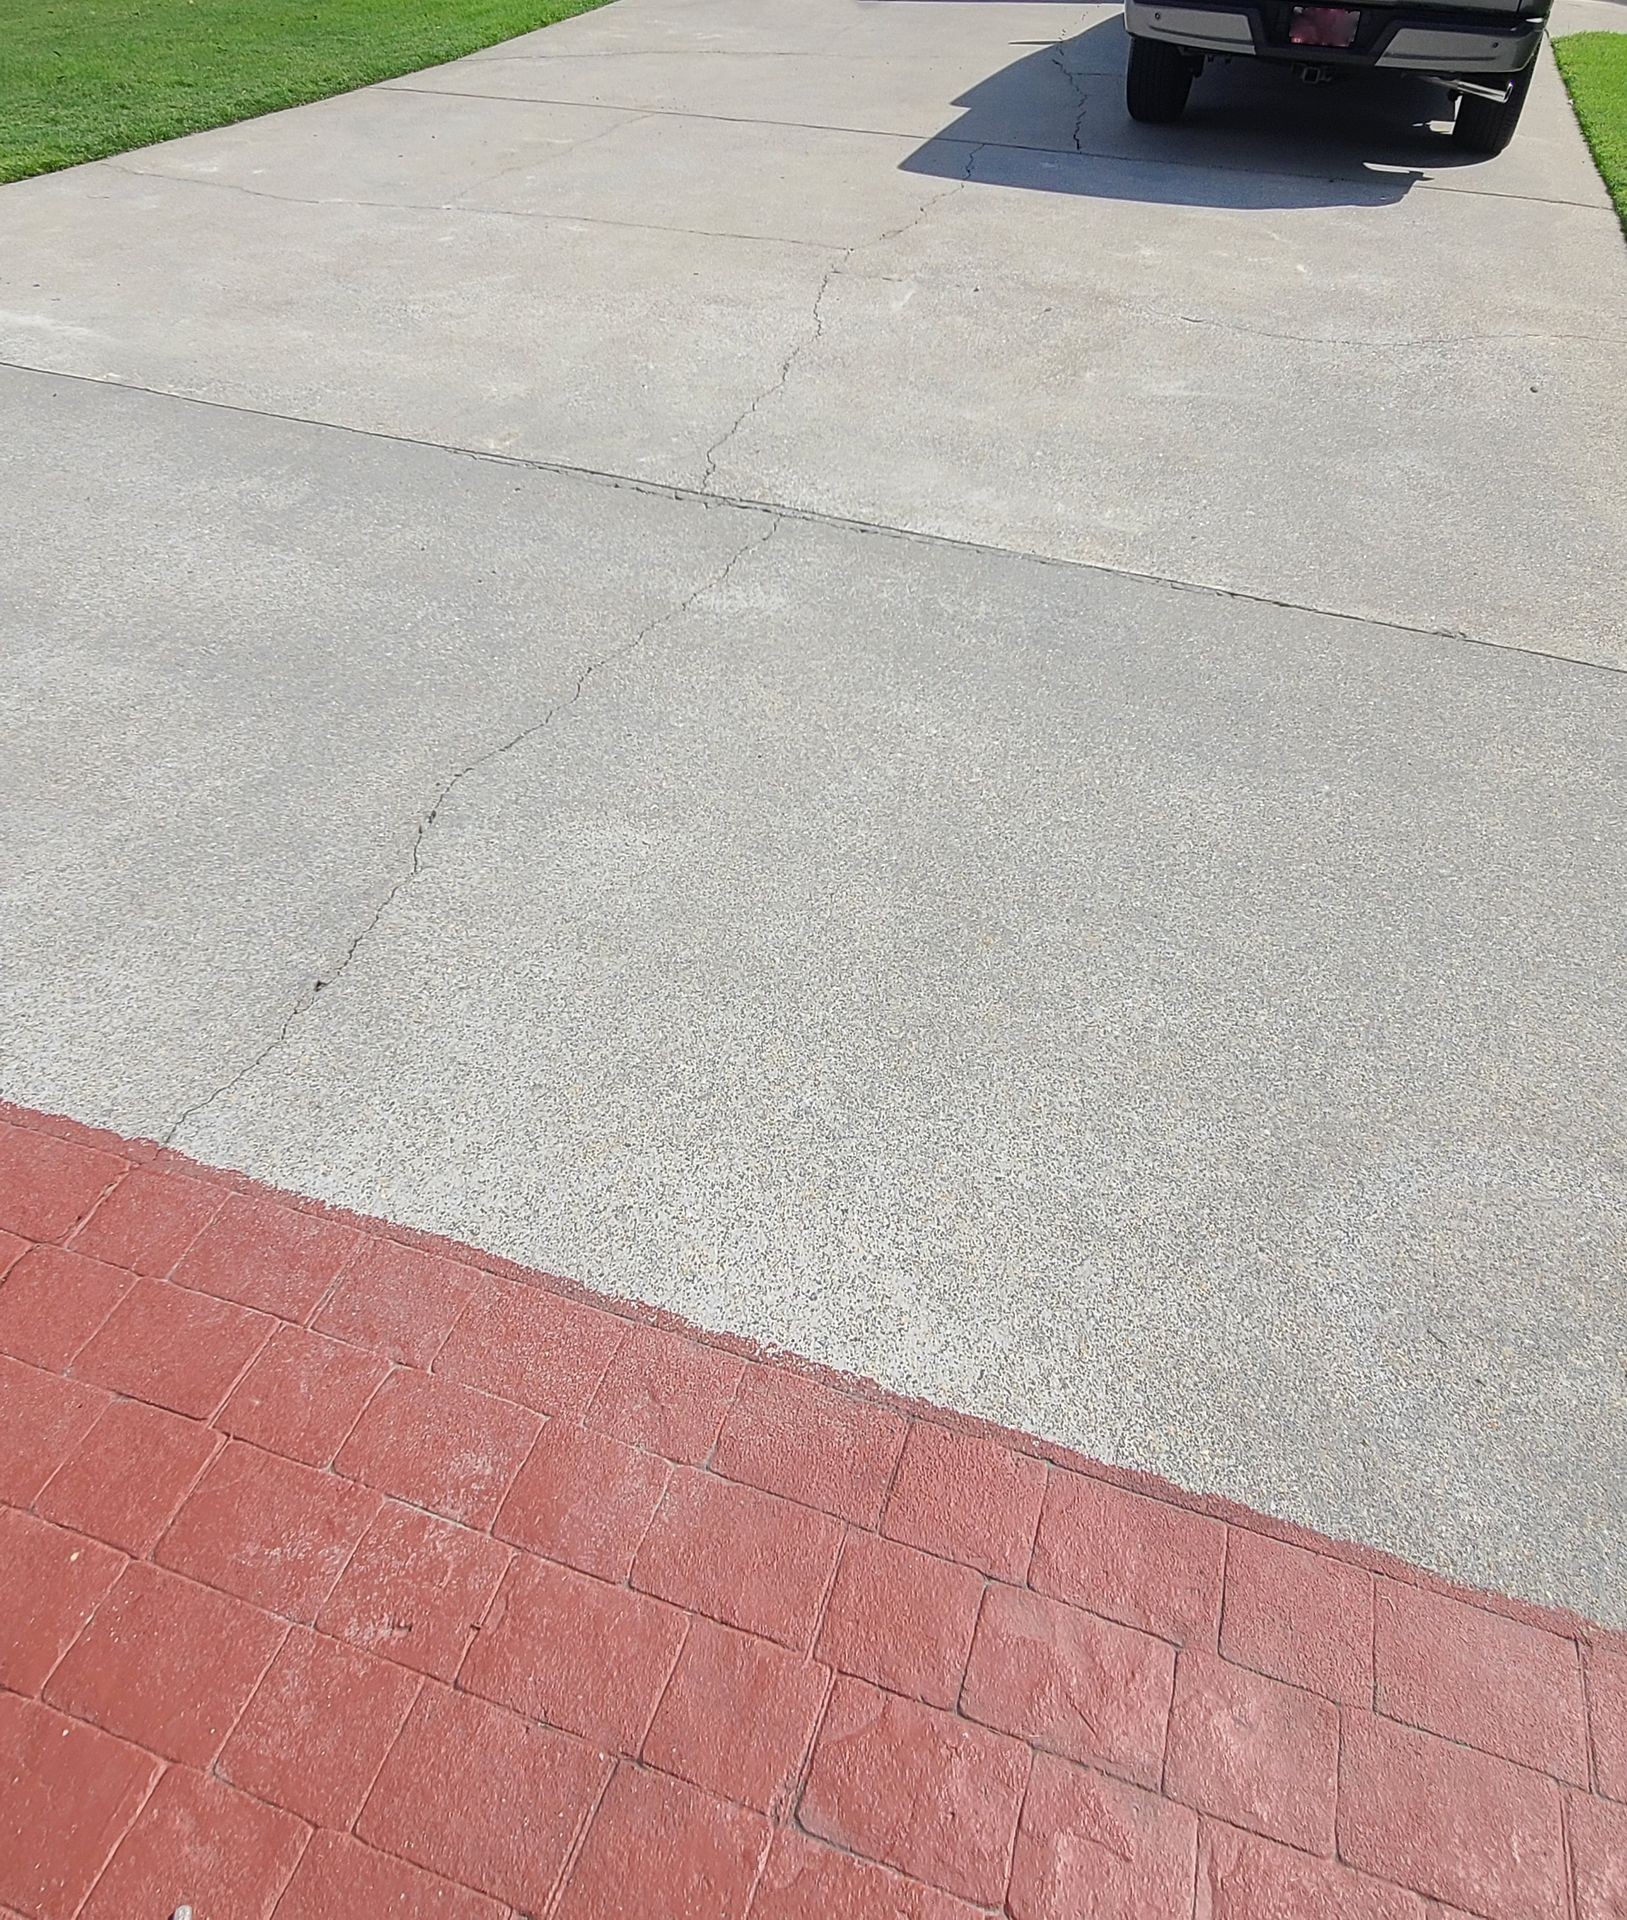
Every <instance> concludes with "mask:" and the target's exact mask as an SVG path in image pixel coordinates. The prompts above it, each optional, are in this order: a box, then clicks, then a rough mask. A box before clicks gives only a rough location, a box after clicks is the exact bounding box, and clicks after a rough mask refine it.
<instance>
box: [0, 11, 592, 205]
mask: <svg viewBox="0 0 1627 1920" xmlns="http://www.w3.org/2000/svg"><path fill="white" fill-rule="evenodd" d="M600 3H601V0H0V181H5V180H22V179H25V178H26V177H27V176H28V175H29V174H34V173H48V172H50V171H51V170H52V169H53V168H56V167H71V166H75V165H77V164H78V163H79V162H80V161H82V160H100V159H103V158H105V156H106V155H108V154H110V153H125V152H127V151H128V150H129V149H130V148H131V147H144V146H148V145H150V144H151V143H152V142H153V141H155V140H172V139H174V138H175V136H176V135H177V134H182V133H197V132H199V131H200V130H201V129H202V128H204V127H220V126H225V125H226V124H227V122H228V121H232V120H247V119H250V118H252V116H253V115H255V114H258V113H270V112H273V111H274V110H275V109H276V108H278V107H295V106H299V105H301V104H302V103H303V102H305V101H307V100H321V99H324V98H326V97H327V96H328V95H329V94H334V93H344V92H347V91H348V90H349V89H350V88H352V87H363V86H368V85H371V84H372V83H373V82H374V81H377V80H389V79H393V78H394V77H395V76H396V75H397V74H402V73H411V72H413V71H414V70H415V69H416V68H418V67H430V66H434V65H436V63H437V62H439V61H442V60H456V59H458V58H460V57H461V56H462V55H463V54H466V53H472V52H474V51H475V49H476V48H478V47H488V46H491V45H492V44H493V43H494V42H495V41H498V40H507V39H510V38H512V37H513V36H514V35H515V34H519V33H530V32H531V31H532V30H533V29H535V28H537V27H544V26H548V25H550V24H551V23H552V22H553V21H555V20H563V19H564V18H565V17H566V16H567V15H569V14H573V13H583V12H586V11H587V9H588V8H590V7H593V6H597V5H599V4H600Z"/></svg>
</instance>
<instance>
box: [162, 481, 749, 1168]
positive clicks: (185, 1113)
mask: <svg viewBox="0 0 1627 1920" xmlns="http://www.w3.org/2000/svg"><path fill="white" fill-rule="evenodd" d="M780 521H781V516H780V515H778V514H775V515H773V516H772V517H771V518H770V520H769V523H768V526H767V528H766V529H765V530H764V531H763V532H761V533H757V534H754V535H753V537H752V538H751V539H749V540H745V541H743V542H742V543H741V544H740V545H739V546H738V547H736V548H735V550H734V552H733V553H731V554H730V555H729V557H728V559H727V560H726V561H725V562H724V563H723V565H722V566H721V567H720V568H719V569H718V570H717V572H716V573H713V574H711V575H710V576H709V577H708V578H706V579H705V580H703V581H701V583H700V584H699V585H698V586H696V587H694V588H692V589H691V590H690V591H689V592H688V593H686V594H685V595H684V597H683V598H682V599H681V600H680V601H678V603H677V604H676V605H675V606H672V607H668V608H667V610H666V611H665V612H664V613H660V614H657V615H656V617H655V618H654V619H653V620H650V621H648V622H646V624H645V625H644V626H642V627H640V628H639V630H638V632H637V633H635V634H633V635H632V636H631V638H629V639H627V640H624V641H623V642H622V644H621V645H620V646H619V647H612V648H611V650H610V651H609V652H608V653H602V654H600V655H598V656H597V658H595V659H592V660H589V661H588V662H587V664H586V665H585V666H584V667H582V668H581V670H580V671H579V672H578V673H577V676H576V684H575V686H574V687H572V689H571V691H570V692H569V694H568V695H567V696H566V697H565V698H564V699H563V700H557V701H555V702H554V703H553V705H551V706H550V707H548V709H547V710H546V711H545V712H544V713H543V714H541V715H540V716H539V717H538V718H537V719H535V720H528V721H527V722H526V723H525V725H524V726H522V727H518V728H516V729H515V730H514V732H512V733H511V734H509V735H508V736H507V737H506V738H505V739H503V740H500V741H498V742H496V743H495V744H494V745H492V746H489V747H486V748H484V749H483V750H482V751H481V752H479V753H477V754H476V755H475V756H474V757H473V758H472V759H470V760H466V761H464V763H463V764H462V765H461V766H460V767H457V768H455V769H454V770H453V772H452V773H450V774H449V775H448V776H447V777H446V779H444V780H443V781H442V782H441V784H440V786H439V787H438V788H437V789H436V792H435V797H434V798H433V799H432V800H431V801H430V803H429V805H428V807H426V808H425V810H424V811H423V812H422V813H421V814H420V815H419V816H418V819H417V821H416V822H415V824H414V826H413V831H412V840H411V843H410V846H409V848H408V858H407V861H406V864H405V865H404V867H403V868H402V870H401V872H399V873H398V874H397V875H396V877H395V878H394V880H392V881H391V883H390V885H389V887H388V888H387V889H386V890H385V892H384V894H383V896H382V897H381V898H380V900H379V901H378V904H377V905H376V906H375V907H374V908H373V910H372V912H371V913H370V914H369V915H368V916H367V918H366V920H365V921H364V922H363V923H362V925H361V926H360V927H359V928H358V929H357V930H356V932H355V933H354V934H352V935H351V937H350V940H349V941H348V943H347V944H346V946H345V950H344V952H343V953H342V954H341V955H340V956H339V959H338V961H337V963H336V964H335V965H333V966H332V967H330V968H328V969H327V970H326V971H324V972H322V973H319V974H317V975H316V977H315V978H314V979H313V980H312V981H311V983H310V985H309V986H307V987H304V988H302V989H301V991H300V992H299V994H298V995H296V997H295V999H294V1002H293V1004H292V1006H290V1007H289V1009H288V1012H287V1013H286V1014H285V1015H284V1016H283V1019H282V1023H281V1025H280V1026H279V1027H278V1029H277V1031H276V1033H274V1034H273V1035H272V1037H271V1039H270V1040H268V1041H267V1042H266V1044H265V1045H264V1046H263V1047H262V1048H261V1049H260V1050H259V1052H258V1053H256V1054H255V1055H253V1057H252V1058H251V1059H249V1060H247V1061H245V1062H244V1064H243V1065H242V1066H240V1067H239V1068H238V1069H237V1070H236V1072H234V1073H232V1074H230V1075H229V1076H228V1077H227V1078H226V1079H224V1080H222V1081H221V1082H220V1083H219V1084H218V1085H217V1086H214V1087H212V1088H210V1090H209V1091H208V1092H207V1093H205V1094H204V1095H203V1097H202V1098H201V1099H199V1100H194V1101H193V1102H191V1104H190V1105H188V1106H186V1107H184V1108H183V1109H182V1110H181V1112H180V1113H179V1114H178V1115H177V1116H176V1117H175V1119H174V1120H173V1121H172V1122H171V1124H170V1126H169V1127H168V1129H167V1130H166V1131H165V1133H164V1136H163V1144H164V1145H165V1146H173V1145H174V1144H175V1140H176V1138H177V1136H178V1135H179V1133H180V1131H181V1129H182V1128H183V1127H185V1126H186V1125H187V1124H188V1122H190V1121H192V1120H195V1119H197V1118H198V1116H199V1115H200V1114H202V1113H204V1112H205V1111H207V1109H208V1108H210V1107H211V1106H213V1105H214V1104H215V1102H216V1101H217V1100H220V1099H222V1098H224V1096H225V1095H226V1094H228V1093H230V1092H232V1091H233V1090H234V1089H235V1088H236V1087H238V1086H240V1085H241V1084H242V1083H243V1081H245V1080H246V1079H247V1078H248V1077H249V1075H250V1074H251V1073H255V1072H257V1071H258V1070H259V1069H260V1068H261V1067H263V1066H264V1065H265V1063H266V1062H267V1061H268V1060H269V1059H270V1058H271V1056H272V1055H273V1054H274V1053H276V1052H277V1051H278V1050H279V1049H280V1048H282V1047H283V1046H285V1045H286V1044H287V1042H288V1037H289V1035H290V1034H291V1033H292V1032H293V1030H294V1027H295V1026H296V1024H297V1023H298V1022H299V1021H300V1019H301V1018H303V1016H304V1015H305V1014H307V1013H309V1012H310V1010H311V1008H312V1007H313V1006H315V1004H316V1001H317V997H318V996H319V995H320V994H321V993H322V992H324V991H325V990H326V989H327V988H328V987H331V986H333V985H334V984H335V983H336V982H337V981H338V980H339V979H340V978H341V977H342V976H343V974H344V973H345V971H346V969H347V968H348V967H349V966H350V964H351V962H352V961H353V960H354V959H355V958H356V955H357V954H358V953H359V952H360V950H361V948H362V946H363V945H364V944H365V942H366V941H367V939H368V937H369V936H370V935H371V934H372V932H373V930H374V929H375V928H376V927H377V926H378V924H379V922H380V921H381V920H382V919H383V918H384V916H385V914H386V913H388V912H389V910H390V908H391V907H392V906H393V905H394V904H395V902H396V901H397V900H398V899H399V898H400V897H401V895H402V893H403V892H405V890H406V889H407V888H408V887H409V886H411V884H412V883H413V881H414V880H416V879H417V878H418V876H419V874H421V873H422V872H423V870H424V860H423V850H424V841H425V839H426V838H427V836H428V834H429V832H430V829H431V828H432V827H433V826H434V825H435V822H436V820H437V819H438V818H439V817H440V814H441V810H442V809H443V808H444V807H445V806H446V804H447V802H448V801H449V800H450V799H451V798H452V795H453V794H454V793H455V792H456V791H457V789H458V788H459V787H460V786H461V785H462V784H463V782H464V781H465V780H467V779H468V778H469V777H470V775H471V774H475V773H478V772H479V771H480V770H481V768H483V767H488V766H490V765H491V764H492V762H493V761H496V760H501V759H502V758H503V757H504V756H505V755H507V754H510V753H513V752H514V751H515V750H516V748H519V747H523V746H525V745H526V744H527V743H528V742H529V741H531V740H534V739H535V738H536V737H537V735H538V734H540V733H543V732H544V731H546V729H547V728H549V727H550V726H552V725H553V723H554V721H555V720H557V719H559V718H560V716H561V715H562V714H566V713H569V712H570V710H571V708H573V707H574V706H576V705H577V703H578V702H579V701H580V700H581V698H582V696H583V694H584V692H585V691H586V689H587V684H588V682H589V681H590V680H591V679H592V678H593V676H594V675H595V674H597V673H601V672H603V670H604V669H605V668H606V667H610V666H614V665H615V664H616V663H617V662H618V661H621V660H626V659H628V658H629V657H630V656H631V655H633V654H635V653H637V652H638V651H639V649H640V648H641V647H643V646H644V645H645V644H646V643H647V642H648V641H649V640H650V639H651V638H653V636H654V635H655V634H657V633H659V632H660V631H661V629H662V628H663V627H666V626H670V625H671V624H672V622H673V621H675V620H681V619H682V618H683V616H684V615H685V614H686V613H688V612H689V610H690V609H691V608H692V607H693V606H695V605H696V603H697V602H698V601H699V600H701V599H702V598H703V597H704V596H705V595H706V594H709V593H715V592H717V591H718V590H719V589H720V588H722V587H723V586H724V585H725V584H726V583H727V581H728V579H729V577H730V575H731V574H732V573H733V572H734V570H735V568H736V567H738V566H739V565H740V564H741V562H742V561H744V560H746V559H747V558H748V557H749V556H750V555H751V554H753V553H756V552H758V551H760V549H762V548H763V547H766V546H767V545H768V543H769V541H770V540H772V539H773V538H774V535H775V534H776V533H777V532H778V531H779V529H780Z"/></svg>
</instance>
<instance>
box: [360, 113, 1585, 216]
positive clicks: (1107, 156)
mask: <svg viewBox="0 0 1627 1920" xmlns="http://www.w3.org/2000/svg"><path fill="white" fill-rule="evenodd" d="M374 91H375V92H377V93H429V94H435V95H438V96H440V97H442V98H445V99H448V100H492V101H496V102H499V103H502V102H509V103H513V104H517V105H521V106H532V107H596V108H603V109H604V110H605V111H606V112H611V113H641V114H643V115H644V116H645V117H646V118H648V119H660V120H713V121H717V122H720V123H721V124H722V125H724V126H731V127H789V128H795V129H797V130H799V131H801V132H803V133H851V134H855V135H857V136H859V137H860V138H861V139H867V140H912V141H914V142H915V143H916V144H917V145H918V146H919V147H922V148H925V147H940V146H941V147H986V148H988V149H989V150H990V151H994V152H1001V153H1051V154H1055V155H1057V156H1058V157H1059V158H1061V159H1074V160H1080V159H1082V160H1101V161H1104V162H1105V163H1106V164H1108V165H1109V166H1119V167H1165V168H1169V167H1173V168H1176V169H1177V170H1182V171H1186V172H1190V171H1192V170H1193V168H1194V167H1197V166H1198V165H1199V164H1200V163H1199V162H1197V161H1193V160H1163V159H1160V158H1158V157H1157V156H1156V155H1154V154H1136V155H1133V156H1131V155H1126V154H1122V153H1104V152H1101V151H1099V150H1098V149H1096V148H1083V147H1081V148H1074V147H1046V146H1030V145H1027V144H1026V143H1024V142H1022V141H1019V140H969V139H967V138H965V137H964V136H963V135H961V134H955V133H932V134H922V133H901V132H899V131H898V130H897V129H896V128H893V127H846V126H842V127H839V126H832V125H830V124H829V123H828V122H825V121H821V120H763V119H757V118H754V117H753V116H751V115H749V114H740V113H697V112H695V111H694V110H693V109H689V108H684V107H632V106H625V105H621V104H619V103H617V102H615V101H605V100H555V99H552V98H550V97H549V96H548V95H546V94H532V93H474V92H471V91H469V90H468V89H466V88H461V87H409V86H406V85H404V84H403V83H402V82H401V81H381V82H380V83H379V85H378V86H377V87H376V88H375V89H374ZM1201 165H1202V166H1203V167H1204V168H1206V169H1210V170H1213V171H1215V172H1218V173H1241V174H1248V175H1250V176H1251V177H1253V178H1255V179H1259V180H1305V181H1330V182H1333V183H1334V184H1336V185H1341V186H1360V185H1365V184H1368V183H1367V182H1366V181H1364V180H1363V179H1361V178H1360V177H1354V178H1353V177H1352V176H1350V175H1347V174H1340V173H1296V172H1294V171H1293V170H1292V169H1289V168H1284V167H1256V166H1235V165H1233V164H1231V163H1230V162H1228V161H1225V160H1205V161H1203V162H1202V163H1201ZM1393 177H1394V176H1393V175H1390V174H1379V175H1375V176H1374V177H1373V179H1372V182H1371V184H1372V185H1373V186H1374V187H1375V188H1377V187H1381V186H1382V184H1383V183H1384V181H1386V180H1389V179H1392V178H1393ZM1409 189H1411V190H1416V191H1417V192H1420V193H1460V194H1467V195H1469V196H1471V197H1473V198H1475V199H1480V200H1523V201H1526V202H1528V203H1529V204H1530V205H1532V206H1541V207H1575V208H1576V209H1577V210H1578V212H1581V213H1599V214H1604V215H1606V216H1607V217H1608V218H1609V219H1611V220H1614V219H1615V218H1616V213H1615V209H1614V208H1613V207H1611V206H1609V205H1607V204H1604V203H1601V202H1599V201H1595V200H1568V199H1564V198H1561V197H1558V196H1555V195H1552V194H1546V193H1506V192H1504V191H1503V190H1502V189H1500V188H1498V187H1446V186H1439V185H1437V184H1436V183H1435V182H1434V181H1433V180H1412V181H1410V182H1409Z"/></svg>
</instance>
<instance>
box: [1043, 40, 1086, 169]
mask: <svg viewBox="0 0 1627 1920" xmlns="http://www.w3.org/2000/svg"><path fill="white" fill-rule="evenodd" d="M1067 45H1068V43H1067V41H1066V40H1058V41H1057V43H1056V45H1055V46H1054V47H1052V49H1051V64H1052V65H1053V66H1054V67H1055V68H1056V70H1057V72H1058V73H1060V74H1061V75H1062V77H1063V79H1064V80H1066V81H1067V83H1068V86H1069V88H1070V90H1071V91H1072V93H1073V97H1074V99H1075V100H1077V101H1078V102H1079V111H1078V112H1077V113H1076V114H1075V115H1074V117H1073V134H1072V139H1073V150H1074V152H1075V153H1083V152H1084V150H1085V115H1086V114H1087V113H1088V112H1089V111H1090V103H1089V101H1088V100H1087V99H1086V98H1085V90H1084V88H1083V87H1082V86H1081V85H1080V76H1079V75H1078V74H1077V73H1075V72H1074V70H1073V68H1072V67H1070V66H1069V65H1068V63H1067V61H1066V60H1065V59H1064V58H1063V55H1064V53H1065V51H1066V49H1067Z"/></svg>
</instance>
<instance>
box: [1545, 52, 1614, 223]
mask: <svg viewBox="0 0 1627 1920" xmlns="http://www.w3.org/2000/svg"><path fill="white" fill-rule="evenodd" d="M1554 58H1555V59H1556V60H1557V61H1558V62H1559V71H1560V72H1561V73H1562V74H1563V75H1564V76H1565V85H1566V86H1567V87H1569V88H1570V93H1571V102H1572V104H1573V105H1574V106H1575V108H1576V117H1577V119H1578V120H1580V121H1581V123H1582V132H1583V134H1584V135H1585V136H1586V139H1587V143H1588V145H1589V146H1590V147H1591V148H1592V149H1593V158H1594V159H1595V160H1596V161H1597V162H1598V163H1599V171H1600V173H1602V174H1603V175H1604V184H1605V185H1606V186H1607V187H1608V188H1609V189H1610V197H1611V199H1613V200H1614V201H1615V203H1616V211H1617V213H1619V214H1620V215H1621V223H1622V226H1623V227H1624V228H1627V33H1568V34H1566V35H1565V36H1564V37H1563V38H1562V39H1559V40H1556V41H1555V42H1554Z"/></svg>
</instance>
